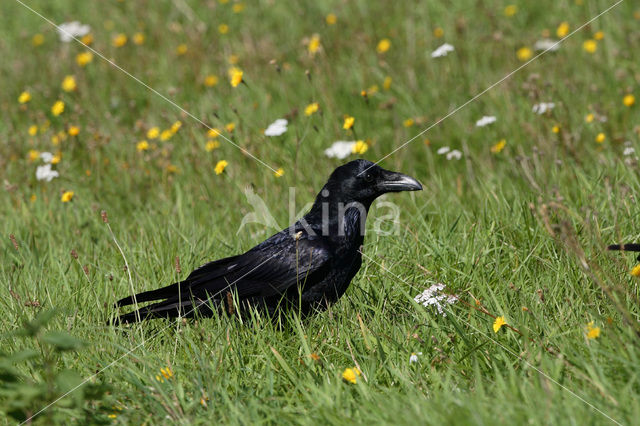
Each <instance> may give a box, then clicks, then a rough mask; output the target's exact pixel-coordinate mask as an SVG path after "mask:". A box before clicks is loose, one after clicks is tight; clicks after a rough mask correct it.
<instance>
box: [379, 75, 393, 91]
mask: <svg viewBox="0 0 640 426" xmlns="http://www.w3.org/2000/svg"><path fill="white" fill-rule="evenodd" d="M392 82H393V80H392V79H391V77H389V76H386V77H385V78H384V81H383V82H382V88H383V89H384V90H389V89H390V88H391V83H392Z"/></svg>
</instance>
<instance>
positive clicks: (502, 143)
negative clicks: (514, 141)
mask: <svg viewBox="0 0 640 426" xmlns="http://www.w3.org/2000/svg"><path fill="white" fill-rule="evenodd" d="M505 146H507V140H506V139H502V140H500V141H499V142H498V143H496V144H495V145H493V146H492V147H491V152H492V153H494V154H498V153H500V152H501V151H502V150H503V149H504V147H505Z"/></svg>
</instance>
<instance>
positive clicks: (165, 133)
mask: <svg viewBox="0 0 640 426" xmlns="http://www.w3.org/2000/svg"><path fill="white" fill-rule="evenodd" d="M171 136H173V132H172V131H171V129H165V130H163V131H162V132H160V140H161V141H168V140H169V139H171Z"/></svg>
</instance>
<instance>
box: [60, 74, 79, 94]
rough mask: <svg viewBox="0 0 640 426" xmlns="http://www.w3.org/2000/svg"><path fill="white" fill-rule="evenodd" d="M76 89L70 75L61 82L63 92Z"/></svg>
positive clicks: (74, 81) (74, 80) (73, 79)
mask: <svg viewBox="0 0 640 426" xmlns="http://www.w3.org/2000/svg"><path fill="white" fill-rule="evenodd" d="M76 87H77V85H76V79H75V78H74V77H73V76H72V75H68V76H66V77H65V78H64V80H62V90H64V91H65V92H73V91H74V90H76Z"/></svg>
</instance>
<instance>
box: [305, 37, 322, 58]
mask: <svg viewBox="0 0 640 426" xmlns="http://www.w3.org/2000/svg"><path fill="white" fill-rule="evenodd" d="M320 47H322V46H321V45H320V36H319V35H318V34H314V35H312V36H311V38H310V39H309V45H308V46H307V49H309V53H311V56H313V55H315V54H316V53H317V52H318V50H320Z"/></svg>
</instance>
